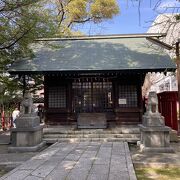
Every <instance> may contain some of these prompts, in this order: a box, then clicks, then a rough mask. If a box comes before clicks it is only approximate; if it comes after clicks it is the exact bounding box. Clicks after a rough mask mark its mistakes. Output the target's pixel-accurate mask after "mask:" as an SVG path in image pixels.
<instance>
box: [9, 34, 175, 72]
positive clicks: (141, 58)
mask: <svg viewBox="0 0 180 180" xmlns="http://www.w3.org/2000/svg"><path fill="white" fill-rule="evenodd" d="M32 48H33V50H34V53H35V57H34V58H32V59H22V60H19V61H18V62H16V63H14V64H13V65H12V66H11V67H10V69H9V72H17V73H18V72H27V71H30V72H49V71H80V70H84V71H87V70H143V69H144V70H156V69H158V70H164V69H175V64H174V63H173V62H172V60H171V59H170V57H169V56H168V55H167V54H165V53H164V52H163V51H161V50H159V48H158V47H157V46H156V45H153V46H152V45H151V44H149V41H148V40H146V38H137V37H133V38H132V37H131V38H127V37H126V38H123V37H122V38H108V39H82V40H55V41H37V42H36V43H35V44H33V45H32Z"/></svg>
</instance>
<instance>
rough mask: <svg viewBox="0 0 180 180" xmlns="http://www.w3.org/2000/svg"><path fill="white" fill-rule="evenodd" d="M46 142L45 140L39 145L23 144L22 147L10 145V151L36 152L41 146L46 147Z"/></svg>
mask: <svg viewBox="0 0 180 180" xmlns="http://www.w3.org/2000/svg"><path fill="white" fill-rule="evenodd" d="M45 145H46V142H45V141H43V142H41V143H40V144H38V145H35V146H24V147H23V146H22V147H13V146H12V147H8V152H10V153H14V152H36V151H39V150H40V149H41V148H43V147H45Z"/></svg>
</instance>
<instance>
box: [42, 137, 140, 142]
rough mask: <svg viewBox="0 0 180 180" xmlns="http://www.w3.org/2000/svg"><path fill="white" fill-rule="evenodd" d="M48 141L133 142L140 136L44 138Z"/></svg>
mask: <svg viewBox="0 0 180 180" xmlns="http://www.w3.org/2000/svg"><path fill="white" fill-rule="evenodd" d="M43 140H44V141H46V143H55V142H122V141H126V142H132V143H135V142H137V141H139V140H140V139H139V138H44V139H43Z"/></svg>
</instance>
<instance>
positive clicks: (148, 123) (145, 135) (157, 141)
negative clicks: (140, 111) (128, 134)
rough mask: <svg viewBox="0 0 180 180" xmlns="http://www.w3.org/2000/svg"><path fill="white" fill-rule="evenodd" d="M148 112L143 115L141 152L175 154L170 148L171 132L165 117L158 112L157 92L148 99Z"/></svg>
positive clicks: (151, 93)
mask: <svg viewBox="0 0 180 180" xmlns="http://www.w3.org/2000/svg"><path fill="white" fill-rule="evenodd" d="M148 101H149V102H148V108H147V112H146V113H145V114H144V115H143V120H142V124H141V125H139V127H140V132H141V140H140V143H139V145H140V150H141V151H142V152H163V153H167V152H174V151H173V149H172V148H171V147H170V130H171V128H169V127H167V126H165V123H164V117H163V116H161V114H160V113H159V112H158V100H157V95H156V93H155V92H150V94H149V97H148Z"/></svg>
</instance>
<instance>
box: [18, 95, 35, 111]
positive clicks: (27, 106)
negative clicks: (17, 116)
mask: <svg viewBox="0 0 180 180" xmlns="http://www.w3.org/2000/svg"><path fill="white" fill-rule="evenodd" d="M32 113H34V106H33V100H32V96H31V94H30V93H29V92H25V94H24V98H23V100H22V102H21V114H32Z"/></svg>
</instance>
